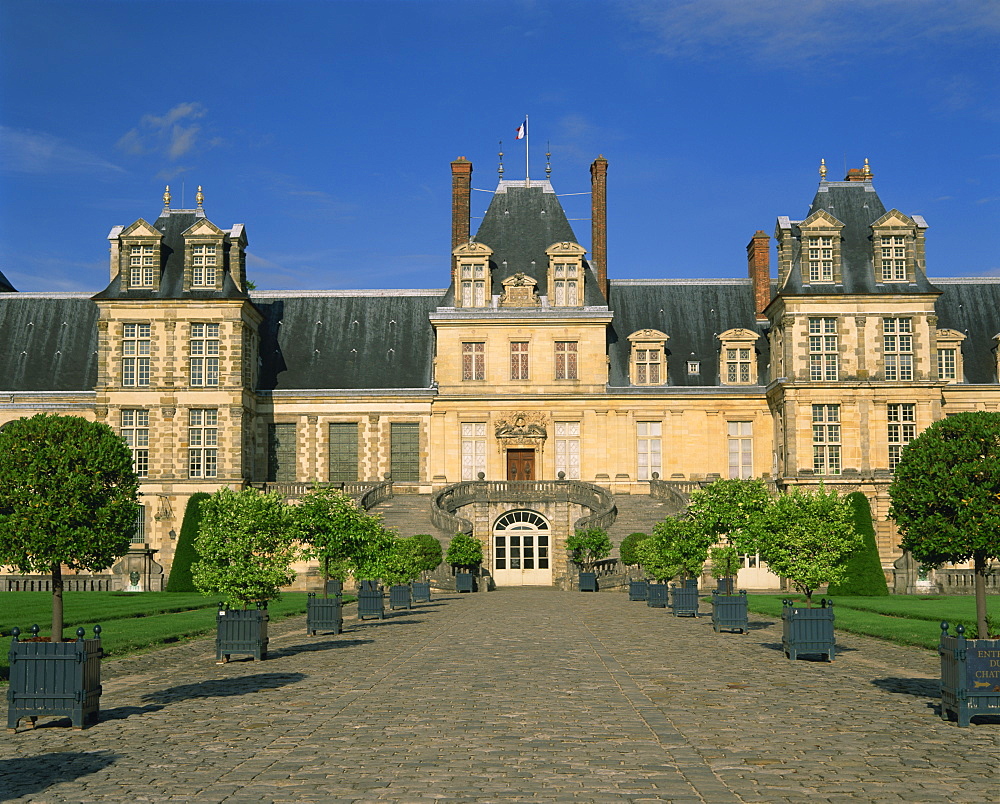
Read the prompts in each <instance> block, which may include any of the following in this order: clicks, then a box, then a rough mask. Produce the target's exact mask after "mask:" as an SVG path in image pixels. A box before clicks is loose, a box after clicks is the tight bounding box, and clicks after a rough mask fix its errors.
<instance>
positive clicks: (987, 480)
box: [889, 411, 1000, 636]
mask: <svg viewBox="0 0 1000 804" xmlns="http://www.w3.org/2000/svg"><path fill="white" fill-rule="evenodd" d="M889 496H890V497H891V498H892V505H891V506H890V508H889V516H890V517H891V518H892V519H894V520H895V521H896V527H897V528H899V532H900V533H901V534H902V536H903V539H902V541H901V542H900V547H901V548H902V549H903V550H909V551H910V552H911V553H912V554H913V557H914V558H915V559H916V560H917V561H919V562H920V563H921V564H922V565H923V566H925V567H939V566H941V565H942V564H944V563H947V562H952V563H959V562H964V561H969V560H971V561H972V565H973V570H974V573H975V575H974V578H975V596H976V621H977V633H978V634H980V635H984V636H985V634H986V633H987V623H986V574H987V573H988V572H989V571H990V562H991V561H993V560H996V559H998V558H1000V536H998V534H1000V413H994V412H992V411H975V412H972V413H957V414H955V415H954V416H949V417H948V418H947V419H942V420H941V421H939V422H935V423H934V424H932V425H931V426H930V427H928V428H927V429H926V430H924V432H922V433H921V434H920V435H918V436H917V437H916V438H915V439H913V441H911V442H910V443H909V445H907V447H906V448H905V449H904V450H903V454H902V457H901V459H900V462H899V464H898V465H897V466H896V472H895V476H894V477H893V480H892V483H891V485H890V486H889Z"/></svg>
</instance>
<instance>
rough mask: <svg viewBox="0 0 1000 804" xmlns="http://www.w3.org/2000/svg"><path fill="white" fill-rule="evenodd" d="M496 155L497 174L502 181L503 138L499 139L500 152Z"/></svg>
mask: <svg viewBox="0 0 1000 804" xmlns="http://www.w3.org/2000/svg"><path fill="white" fill-rule="evenodd" d="M498 156H499V157H500V164H499V165H498V166H497V175H498V176H499V177H500V180H501V181H503V140H500V152H499V154H498Z"/></svg>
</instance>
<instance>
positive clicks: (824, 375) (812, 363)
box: [809, 318, 840, 381]
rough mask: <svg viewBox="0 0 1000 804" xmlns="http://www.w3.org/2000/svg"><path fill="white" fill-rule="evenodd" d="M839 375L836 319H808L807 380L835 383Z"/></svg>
mask: <svg viewBox="0 0 1000 804" xmlns="http://www.w3.org/2000/svg"><path fill="white" fill-rule="evenodd" d="M839 375H840V358H839V355H838V354H837V319H836V318H810V319H809V379H810V380H813V381H836V380H837V379H838V378H839Z"/></svg>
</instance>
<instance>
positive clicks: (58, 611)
mask: <svg viewBox="0 0 1000 804" xmlns="http://www.w3.org/2000/svg"><path fill="white" fill-rule="evenodd" d="M983 605H985V603H984V604H983ZM62 632H63V577H62V565H61V564H60V563H59V562H56V563H55V564H53V565H52V641H53V642H62Z"/></svg>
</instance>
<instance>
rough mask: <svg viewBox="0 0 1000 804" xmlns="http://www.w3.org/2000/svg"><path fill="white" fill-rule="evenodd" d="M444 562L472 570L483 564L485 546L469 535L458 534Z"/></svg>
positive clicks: (450, 545)
mask: <svg viewBox="0 0 1000 804" xmlns="http://www.w3.org/2000/svg"><path fill="white" fill-rule="evenodd" d="M444 560H445V561H447V562H448V563H449V564H451V565H452V566H453V567H460V568H465V569H468V570H472V569H474V568H475V567H478V566H479V565H480V564H482V563H483V545H482V544H481V543H480V541H479V539H477V538H475V537H474V536H472V535H471V534H468V533H456V534H455V537H454V538H453V539H452V540H451V544H449V545H448V552H447V553H446V554H445V557H444Z"/></svg>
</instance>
